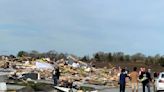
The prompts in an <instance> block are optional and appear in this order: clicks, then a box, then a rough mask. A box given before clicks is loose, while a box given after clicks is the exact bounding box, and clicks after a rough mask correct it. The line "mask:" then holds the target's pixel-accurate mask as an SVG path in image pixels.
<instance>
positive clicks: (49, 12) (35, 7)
mask: <svg viewBox="0 0 164 92" xmlns="http://www.w3.org/2000/svg"><path fill="white" fill-rule="evenodd" d="M0 32H1V33H0V54H16V53H17V51H20V50H25V51H31V50H38V51H41V52H45V51H48V50H56V51H59V52H64V53H65V52H67V53H73V54H77V55H90V54H92V53H95V52H98V51H105V52H117V51H122V52H125V53H127V54H134V53H137V52H142V53H144V54H146V55H154V54H157V53H159V54H164V1H163V0H0Z"/></svg>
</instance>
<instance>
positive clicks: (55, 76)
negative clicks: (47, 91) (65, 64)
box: [52, 67, 60, 86]
mask: <svg viewBox="0 0 164 92" xmlns="http://www.w3.org/2000/svg"><path fill="white" fill-rule="evenodd" d="M52 73H53V74H52V75H53V76H52V77H53V80H54V86H57V85H58V81H59V77H60V71H59V67H57V68H54V70H53V72H52Z"/></svg>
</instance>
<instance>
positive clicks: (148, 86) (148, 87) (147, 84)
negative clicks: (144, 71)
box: [142, 83, 150, 92]
mask: <svg viewBox="0 0 164 92" xmlns="http://www.w3.org/2000/svg"><path fill="white" fill-rule="evenodd" d="M145 87H147V90H148V92H150V84H149V83H146V84H145V83H142V88H143V91H142V92H145Z"/></svg>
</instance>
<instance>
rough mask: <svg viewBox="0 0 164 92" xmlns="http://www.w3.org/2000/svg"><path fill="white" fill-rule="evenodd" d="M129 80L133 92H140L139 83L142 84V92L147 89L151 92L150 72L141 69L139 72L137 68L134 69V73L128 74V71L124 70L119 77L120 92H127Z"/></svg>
mask: <svg viewBox="0 0 164 92" xmlns="http://www.w3.org/2000/svg"><path fill="white" fill-rule="evenodd" d="M127 78H129V79H130V81H131V87H132V92H138V87H139V82H141V83H142V89H143V91H142V92H145V87H147V90H148V92H150V82H151V81H152V78H151V74H150V70H148V69H146V68H141V70H140V72H138V71H137V67H134V68H133V71H132V72H130V73H129V74H128V73H127V72H126V69H122V70H121V74H120V76H119V84H120V92H125V86H126V79H127Z"/></svg>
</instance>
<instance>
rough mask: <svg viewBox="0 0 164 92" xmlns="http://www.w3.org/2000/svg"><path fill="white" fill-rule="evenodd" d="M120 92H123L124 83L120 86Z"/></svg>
mask: <svg viewBox="0 0 164 92" xmlns="http://www.w3.org/2000/svg"><path fill="white" fill-rule="evenodd" d="M120 92H125V83H123V84H120Z"/></svg>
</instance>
